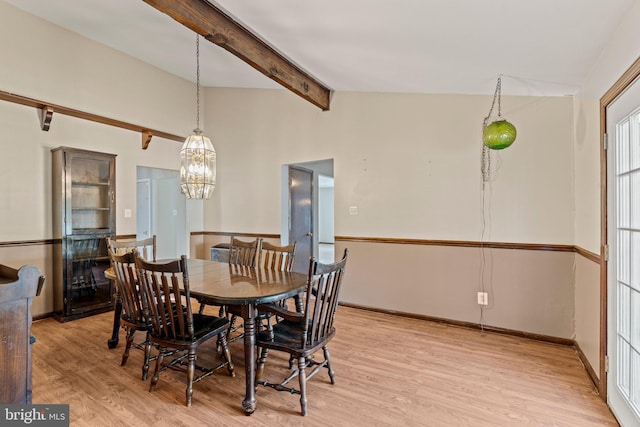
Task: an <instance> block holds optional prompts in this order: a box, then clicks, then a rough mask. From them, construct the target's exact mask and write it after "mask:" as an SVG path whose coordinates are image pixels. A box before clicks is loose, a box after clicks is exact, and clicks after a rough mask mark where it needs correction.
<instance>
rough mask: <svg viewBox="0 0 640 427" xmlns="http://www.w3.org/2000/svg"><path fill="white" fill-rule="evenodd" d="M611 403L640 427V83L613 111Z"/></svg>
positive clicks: (610, 175)
mask: <svg viewBox="0 0 640 427" xmlns="http://www.w3.org/2000/svg"><path fill="white" fill-rule="evenodd" d="M607 135H608V138H607V139H608V149H607V186H608V188H607V194H608V200H607V203H608V215H607V230H608V242H607V243H608V245H609V268H608V278H607V283H608V287H607V289H608V295H607V301H608V302H607V336H608V338H607V354H608V357H609V372H608V375H607V395H608V397H607V400H608V403H609V406H610V407H611V410H612V411H613V412H614V414H615V415H616V417H617V418H618V420H619V421H620V422H621V424H622V425H623V426H632V425H634V426H635V425H640V83H638V82H635V83H634V84H633V85H632V86H630V87H629V88H628V89H627V90H626V91H625V92H624V93H623V94H622V95H621V96H620V97H619V98H618V99H616V100H615V101H614V102H613V103H611V104H610V105H609V106H608V107H607Z"/></svg>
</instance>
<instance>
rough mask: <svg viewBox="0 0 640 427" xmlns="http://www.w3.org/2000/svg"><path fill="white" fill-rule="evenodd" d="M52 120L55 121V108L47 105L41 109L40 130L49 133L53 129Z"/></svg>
mask: <svg viewBox="0 0 640 427" xmlns="http://www.w3.org/2000/svg"><path fill="white" fill-rule="evenodd" d="M51 119H53V108H51V107H49V106H48V105H45V106H44V107H42V108H40V128H41V129H42V130H43V131H45V132H47V131H48V130H49V128H50V127H51Z"/></svg>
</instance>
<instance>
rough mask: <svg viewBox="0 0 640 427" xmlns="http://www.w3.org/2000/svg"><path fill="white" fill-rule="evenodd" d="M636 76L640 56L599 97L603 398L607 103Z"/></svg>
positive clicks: (603, 371) (603, 380) (603, 374)
mask: <svg viewBox="0 0 640 427" xmlns="http://www.w3.org/2000/svg"><path fill="white" fill-rule="evenodd" d="M638 77H640V58H638V59H637V60H636V61H635V62H634V63H633V65H631V67H629V69H628V70H627V71H625V72H624V74H623V75H622V76H621V77H620V78H619V79H618V80H617V81H616V82H615V83H614V85H613V86H612V87H611V88H610V89H609V90H608V91H607V92H606V93H605V94H604V95H603V96H602V98H600V367H599V368H600V369H599V370H600V381H599V384H598V391H599V393H600V396H601V397H602V398H603V399H604V401H605V402H607V363H606V361H607V339H608V337H607V328H608V323H607V316H608V304H609V298H608V292H609V286H608V267H609V266H608V263H609V260H608V248H607V238H608V209H607V204H608V192H607V190H608V185H609V184H608V182H607V173H608V170H607V149H606V144H607V141H606V133H607V107H608V106H609V105H610V104H612V103H613V102H614V101H615V100H616V99H617V98H618V96H620V95H621V94H622V92H624V91H625V90H626V89H627V88H628V87H629V86H630V85H631V84H633V82H634V81H635V80H636V79H637V78H638Z"/></svg>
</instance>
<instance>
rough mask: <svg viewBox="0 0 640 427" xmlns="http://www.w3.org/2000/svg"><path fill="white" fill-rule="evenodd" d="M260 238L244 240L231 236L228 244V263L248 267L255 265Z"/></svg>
mask: <svg viewBox="0 0 640 427" xmlns="http://www.w3.org/2000/svg"><path fill="white" fill-rule="evenodd" d="M261 241H262V239H256V240H252V241H250V242H245V241H243V240H239V239H236V238H235V237H231V244H230V245H229V264H234V265H246V266H248V267H255V266H256V257H257V255H258V251H259V248H260V243H261Z"/></svg>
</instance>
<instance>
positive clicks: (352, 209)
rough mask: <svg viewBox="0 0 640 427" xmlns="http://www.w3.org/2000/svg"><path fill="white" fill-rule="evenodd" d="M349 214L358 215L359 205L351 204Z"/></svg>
mask: <svg viewBox="0 0 640 427" xmlns="http://www.w3.org/2000/svg"><path fill="white" fill-rule="evenodd" d="M349 215H358V207H357V206H349Z"/></svg>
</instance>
